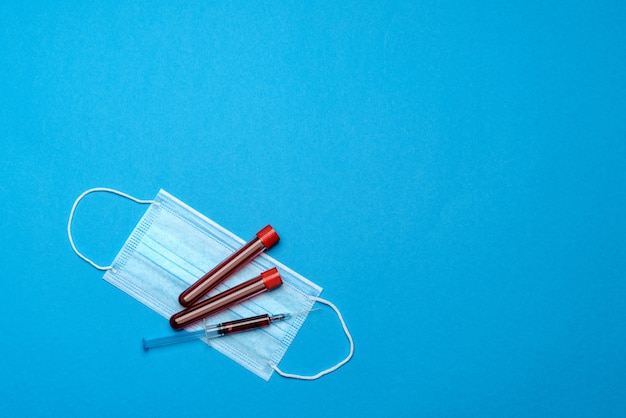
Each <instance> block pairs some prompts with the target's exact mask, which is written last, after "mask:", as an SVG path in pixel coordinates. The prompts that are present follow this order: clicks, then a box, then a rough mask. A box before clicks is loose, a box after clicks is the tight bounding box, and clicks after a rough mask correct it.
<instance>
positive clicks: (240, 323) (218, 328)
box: [141, 311, 308, 351]
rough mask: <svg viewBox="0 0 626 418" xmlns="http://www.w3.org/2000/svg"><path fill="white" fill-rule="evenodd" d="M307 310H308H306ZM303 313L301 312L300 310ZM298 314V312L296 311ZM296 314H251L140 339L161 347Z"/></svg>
mask: <svg viewBox="0 0 626 418" xmlns="http://www.w3.org/2000/svg"><path fill="white" fill-rule="evenodd" d="M307 312H308V311H307ZM300 313H303V312H300ZM298 314H299V313H298ZM298 314H288V313H283V314H278V315H273V316H270V315H269V314H264V315H258V316H253V317H250V318H242V319H237V320H234V321H227V322H222V323H221V324H215V325H207V326H205V327H204V329H203V330H200V331H193V332H185V333H178V334H176V335H172V336H170V337H162V338H155V339H153V340H146V339H145V338H144V339H142V340H141V342H142V345H143V349H144V350H145V351H148V350H149V349H151V348H154V347H162V346H165V345H170V344H176V343H181V342H184V341H192V340H196V339H198V338H202V337H206V338H207V339H212V338H218V337H223V336H224V335H228V334H235V333H237V332H243V331H249V330H253V329H257V328H263V327H267V326H269V325H270V324H271V323H272V322H276V321H283V320H285V319H289V318H291V317H292V316H295V315H298Z"/></svg>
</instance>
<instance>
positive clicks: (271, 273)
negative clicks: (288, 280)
mask: <svg viewBox="0 0 626 418" xmlns="http://www.w3.org/2000/svg"><path fill="white" fill-rule="evenodd" d="M261 278H262V279H263V284H264V285H265V288H266V289H267V290H272V289H275V288H277V287H278V286H280V285H281V284H283V279H281V278H280V274H279V273H278V269H276V267H272V268H271V269H269V270H267V271H264V272H263V273H261Z"/></svg>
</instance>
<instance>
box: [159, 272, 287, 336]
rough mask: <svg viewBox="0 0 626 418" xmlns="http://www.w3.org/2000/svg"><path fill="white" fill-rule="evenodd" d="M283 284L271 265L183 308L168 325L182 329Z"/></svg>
mask: <svg viewBox="0 0 626 418" xmlns="http://www.w3.org/2000/svg"><path fill="white" fill-rule="evenodd" d="M281 284H283V281H282V279H281V278H280V274H279V273H278V269H276V267H273V268H271V269H269V270H267V271H264V272H263V273H261V274H260V275H259V276H257V277H254V278H252V279H250V280H247V281H245V282H243V283H241V284H239V285H237V286H235V287H231V288H230V289H228V290H226V291H224V292H222V293H218V294H217V295H215V296H212V297H210V298H209V299H207V300H204V301H202V302H198V303H197V304H195V305H193V306H191V307H189V308H187V309H184V310H182V311H180V312H178V313H177V314H175V315H173V316H172V317H171V318H170V325H171V326H172V328H174V329H182V328H185V327H187V326H189V325H191V324H194V323H196V322H198V321H200V320H202V319H204V318H206V317H207V316H210V315H213V314H215V313H217V312H220V311H223V310H224V309H227V308H229V307H231V306H234V305H237V304H238V303H240V302H243V301H244V300H247V299H250V298H252V297H254V296H256V295H258V294H260V293H263V292H266V291H268V290H272V289H275V288H277V287H278V286H280V285H281Z"/></svg>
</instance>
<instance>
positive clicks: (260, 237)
mask: <svg viewBox="0 0 626 418" xmlns="http://www.w3.org/2000/svg"><path fill="white" fill-rule="evenodd" d="M279 239H280V237H279V236H278V234H277V233H276V231H275V230H274V228H272V226H271V225H267V226H266V227H265V228H263V229H261V230H260V231H259V232H257V234H256V237H255V238H253V239H252V240H251V241H249V242H248V243H247V244H245V245H244V246H243V247H241V248H239V249H238V250H237V251H235V252H234V253H232V254H231V255H230V256H229V257H228V258H227V259H226V260H224V261H222V262H221V263H220V264H218V265H217V266H216V267H215V268H213V269H212V270H211V271H209V272H208V273H207V274H205V275H204V276H202V277H201V278H200V279H199V280H198V281H197V282H195V283H194V284H192V285H191V286H189V288H187V290H185V291H184V292H183V293H181V294H180V296H179V297H178V302H179V303H180V304H181V305H182V306H184V307H186V308H188V307H190V306H192V305H193V304H195V303H196V302H197V301H198V300H200V298H201V297H202V296H204V295H206V294H207V293H209V291H211V289H213V288H215V286H217V285H218V284H220V283H221V282H222V281H224V280H225V279H226V278H228V277H229V276H230V275H231V274H233V273H234V272H236V271H237V270H239V269H240V268H241V267H242V266H244V265H245V264H246V263H248V262H249V261H250V260H252V259H253V258H254V257H256V256H257V255H259V254H260V253H262V252H263V251H265V250H266V249H268V248H270V247H271V246H273V245H274V244H276V243H277V242H278V240H279Z"/></svg>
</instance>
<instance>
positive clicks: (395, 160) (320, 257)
mask: <svg viewBox="0 0 626 418" xmlns="http://www.w3.org/2000/svg"><path fill="white" fill-rule="evenodd" d="M25 3H26V4H24V5H7V4H3V5H1V6H0V140H1V142H0V174H1V180H2V181H1V182H0V215H1V216H0V233H1V238H0V243H1V244H0V245H1V247H0V254H1V257H2V277H3V279H2V294H3V302H2V304H1V307H0V315H1V317H2V320H1V321H0V335H1V338H2V344H1V348H0V371H1V376H2V377H1V378H0V415H2V416H68V415H74V416H79V415H80V416H85V415H90V416H98V415H101V416H154V417H158V416H196V415H197V414H210V415H211V416H226V415H229V416H253V415H254V416H258V417H262V416H272V417H281V416H285V417H293V416H302V417H306V416H486V417H502V416H568V417H571V416H586V417H588V416H608V417H610V416H615V417H617V416H624V415H625V414H626V354H625V353H626V328H625V320H626V303H625V300H626V299H625V298H626V281H625V279H626V277H625V274H626V217H625V216H624V215H625V210H624V209H625V204H626V193H625V192H626V187H625V186H626V172H625V164H624V162H625V159H626V71H625V64H626V24H625V22H626V19H625V18H626V6H624V3H623V2H617V1H614V2H611V1H604V2H602V1H600V2H597V1H596V2H591V1H580V2H570V3H569V4H563V5H554V4H550V3H546V2H490V1H482V2H475V4H468V2H462V1H457V2H455V1H452V2H432V1H420V2H372V3H362V2H341V4H338V5H337V4H335V3H336V2H303V4H299V3H296V2H289V3H287V4H282V3H265V4H258V2H237V3H229V2H216V1H207V2H195V1H189V2H179V1H156V2H131V3H130V4H126V3H128V2H117V1H113V2H95V3H93V2H68V3H66V4H60V5H58V4H57V5H53V4H47V3H41V4H39V3H32V2H31V3H29V2H25ZM87 3H93V4H87ZM95 186H108V187H114V188H117V189H120V190H123V191H126V192H128V193H131V194H133V195H135V196H138V197H141V198H152V197H154V196H155V195H156V193H157V192H158V190H159V188H161V187H162V188H164V189H166V190H167V191H169V192H170V193H172V194H173V195H175V196H177V197H178V198H180V199H181V200H183V201H185V202H186V203H188V204H189V205H191V206H192V207H194V208H196V209H197V210H199V211H200V212H202V213H204V214H206V215H207V216H209V217H210V218H212V219H214V220H215V221H217V222H218V223H220V224H221V225H223V226H225V227H226V228H228V229H230V230H232V231H233V232H235V233H236V234H237V235H239V236H241V237H242V238H245V239H249V238H251V237H252V236H253V234H254V233H255V232H256V231H257V230H258V229H260V227H262V226H264V225H265V224H267V223H271V224H272V225H274V226H275V227H276V229H277V230H278V231H279V233H280V235H281V242H280V243H279V245H278V246H276V247H275V248H273V249H271V251H270V255H272V256H273V257H275V258H277V259H278V260H280V261H282V262H283V263H285V264H286V265H288V266H290V267H292V268H293V269H295V270H296V271H298V272H299V273H301V274H303V275H304V276H305V277H307V278H309V279H311V280H313V281H314V282H316V283H318V284H319V285H320V286H322V287H323V288H324V293H323V296H324V297H326V298H328V299H330V300H332V301H333V302H335V303H336V304H337V305H338V306H339V307H340V308H341V310H342V312H343V313H344V315H345V318H346V321H347V323H348V325H349V327H350V329H351V331H352V333H353V335H354V339H355V342H356V352H355V355H354V358H353V359H352V361H351V362H350V363H348V365H346V366H345V367H344V368H342V369H340V370H339V371H338V372H336V373H334V374H332V375H329V376H326V377H324V378H323V379H321V380H319V381H316V382H298V381H291V380H286V379H282V378H280V377H278V376H276V375H275V376H274V377H273V378H272V379H271V380H270V382H269V383H266V382H264V381H262V380H261V379H259V378H258V377H256V376H254V375H253V374H251V373H249V372H247V371H246V370H244V369H243V368H241V367H240V366H238V365H236V364H235V363H233V362H232V361H230V360H228V359H226V358H225V357H223V356H221V355H219V354H218V353H216V352H214V351H213V350H211V349H209V348H207V347H206V346H204V345H203V344H187V345H184V346H182V345H181V346H176V347H171V348H169V349H162V350H159V351H155V352H150V353H144V352H143V351H142V350H141V349H140V340H141V338H142V337H155V336H161V335H165V334H166V333H168V332H169V330H168V324H167V321H165V320H164V319H163V318H161V317H160V316H158V315H157V314H155V313H153V312H152V311H150V310H149V309H148V308H146V307H144V306H143V305H141V304H139V303H137V302H136V301H135V300H133V299H132V298H130V297H129V296H127V295H126V294H124V293H122V292H120V291H119V290H117V289H116V288H114V287H113V286H110V285H109V284H107V283H106V282H104V281H102V280H101V276H102V274H101V273H100V272H98V271H96V270H94V269H93V268H91V267H90V266H89V265H87V264H86V263H83V262H82V261H80V260H79V259H78V258H77V257H76V256H75V255H74V254H73V252H72V251H71V249H70V246H69V244H68V240H67V236H66V222H67V218H68V214H69V210H70V207H71V205H72V203H73V201H74V199H75V198H76V197H77V196H78V195H79V194H80V193H81V192H82V191H84V190H85V189H88V188H90V187H95ZM144 211H145V207H141V206H139V205H134V204H132V203H129V202H127V201H125V200H124V199H120V198H118V197H114V196H108V195H91V196H90V197H89V198H87V199H86V200H85V201H84V203H83V204H82V205H81V206H80V207H79V211H78V213H77V219H76V222H75V225H74V233H75V238H76V241H77V244H78V246H79V248H80V249H82V250H83V251H84V252H85V253H87V254H88V255H89V256H91V257H92V258H94V259H95V260H96V261H97V262H100V263H102V264H106V263H108V262H110V261H111V260H112V259H113V257H114V256H115V254H116V253H117V251H118V250H119V248H120V247H121V245H122V244H123V242H124V240H125V238H126V237H127V236H128V234H129V233H130V231H131V230H132V228H133V227H134V225H135V224H136V222H137V221H138V219H139V217H140V216H141V215H142V213H143V212H144ZM347 350H348V349H347V343H346V341H345V337H343V336H342V333H341V329H340V327H339V325H338V323H337V321H336V319H335V317H334V316H333V314H332V312H331V311H329V310H324V311H322V312H317V313H315V314H314V315H312V316H311V317H310V318H309V320H308V321H307V322H306V324H305V326H304V328H303V330H302V332H301V333H300V334H299V335H298V337H297V338H296V340H295V342H294V344H293V345H292V347H291V348H290V350H289V351H288V353H287V355H286V357H285V359H284V360H283V362H282V363H281V366H282V367H283V368H284V369H285V370H288V371H292V372H297V373H314V372H316V371H318V370H319V369H322V368H324V367H327V366H328V365H330V364H332V363H334V362H336V361H338V360H339V359H341V358H343V357H344V356H345V354H346V353H347Z"/></svg>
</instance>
